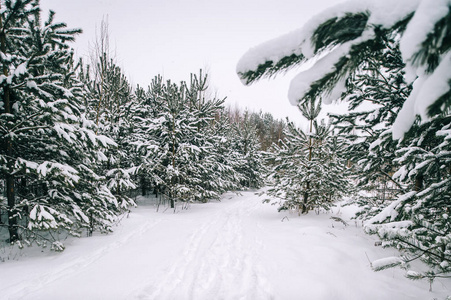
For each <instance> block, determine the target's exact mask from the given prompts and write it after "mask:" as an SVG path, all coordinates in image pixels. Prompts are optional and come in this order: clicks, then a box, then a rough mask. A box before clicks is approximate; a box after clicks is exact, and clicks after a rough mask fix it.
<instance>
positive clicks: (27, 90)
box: [0, 1, 117, 250]
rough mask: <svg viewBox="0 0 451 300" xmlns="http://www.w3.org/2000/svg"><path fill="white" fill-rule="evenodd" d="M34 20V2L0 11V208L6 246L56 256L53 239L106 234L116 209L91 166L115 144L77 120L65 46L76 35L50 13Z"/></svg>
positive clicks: (78, 103) (78, 100)
mask: <svg viewBox="0 0 451 300" xmlns="http://www.w3.org/2000/svg"><path fill="white" fill-rule="evenodd" d="M40 16H41V15H40V11H39V3H38V1H15V2H11V1H5V8H4V9H2V15H1V20H2V31H1V47H2V48H1V51H2V56H1V57H2V59H1V65H2V70H3V75H2V82H1V84H2V90H1V92H0V93H1V102H2V111H1V115H0V123H1V125H0V127H1V128H2V130H1V131H2V133H1V139H2V145H4V147H2V150H1V151H2V153H1V162H2V168H1V169H2V172H1V176H2V182H3V184H4V187H5V189H6V191H7V192H6V199H5V198H3V197H2V199H1V205H2V209H4V210H6V211H8V229H9V240H10V241H11V242H14V241H18V240H21V241H20V243H23V242H25V243H28V244H31V243H33V242H37V243H44V244H45V243H46V242H47V241H50V242H51V243H52V248H53V249H55V250H62V249H63V248H64V246H63V245H62V244H61V243H60V242H59V241H58V237H57V236H58V234H59V233H62V232H63V233H64V232H66V233H69V234H72V235H76V236H79V235H80V234H81V230H82V229H83V228H88V229H89V230H90V231H92V230H94V229H100V230H102V231H109V230H111V225H112V224H113V222H114V220H115V217H116V213H115V210H114V208H115V207H116V205H117V203H116V202H115V199H114V197H112V195H111V193H110V192H109V190H108V189H105V188H104V187H103V186H102V185H101V184H100V182H101V180H102V177H101V176H99V175H97V174H96V173H95V172H94V170H92V169H91V166H92V165H93V164H94V165H95V163H96V161H98V157H99V156H102V151H103V150H104V149H105V148H107V147H109V146H112V145H114V142H113V141H112V140H110V139H109V138H107V137H105V136H102V135H96V134H95V133H94V132H93V130H92V129H93V128H94V124H93V123H92V122H90V121H89V120H87V119H86V117H85V115H84V109H83V107H82V104H83V97H82V85H81V83H80V82H79V81H78V80H77V78H76V70H75V69H74V64H73V53H72V51H71V50H70V48H69V47H68V45H67V41H71V40H73V39H74V36H75V35H76V34H78V33H80V32H81V31H80V30H68V29H66V25H65V24H64V23H54V21H53V19H54V13H53V12H50V14H49V17H48V19H47V21H46V22H45V23H44V25H42V24H41V19H40ZM19 183H20V184H19Z"/></svg>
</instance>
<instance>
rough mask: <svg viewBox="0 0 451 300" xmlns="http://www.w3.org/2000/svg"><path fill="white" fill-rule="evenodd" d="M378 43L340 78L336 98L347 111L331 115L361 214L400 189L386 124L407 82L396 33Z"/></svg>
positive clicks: (392, 117)
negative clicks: (353, 70)
mask: <svg viewBox="0 0 451 300" xmlns="http://www.w3.org/2000/svg"><path fill="white" fill-rule="evenodd" d="M380 43H381V45H383V47H379V48H378V49H375V50H373V51H372V52H371V54H370V53H368V56H367V57H366V58H365V59H364V60H362V62H361V65H360V66H359V67H358V70H357V72H356V74H355V75H354V76H352V77H350V78H348V79H347V81H346V92H344V93H343V94H342V95H341V98H342V99H344V100H345V101H346V102H347V103H348V112H347V113H343V114H331V120H332V124H333V126H334V128H336V129H337V130H338V133H339V135H340V137H341V138H343V139H344V140H346V144H347V148H346V149H345V152H344V153H345V155H346V158H347V159H348V160H349V163H350V165H351V166H352V170H353V179H354V180H355V182H356V185H357V187H358V189H359V191H360V193H359V194H358V195H357V202H358V203H359V205H360V206H361V207H362V211H360V212H358V215H359V216H360V217H362V218H369V217H371V216H374V215H376V214H377V213H379V212H380V211H381V210H382V209H383V208H384V207H386V206H388V205H389V204H390V203H391V200H393V199H395V198H396V196H397V194H399V193H400V192H402V191H403V190H404V188H405V187H404V186H403V185H401V184H400V183H399V182H398V181H397V180H394V179H393V178H392V175H393V172H394V171H396V168H397V167H398V166H397V164H396V162H395V158H396V157H397V154H396V150H397V147H398V145H397V144H398V143H397V141H394V140H393V139H392V134H391V127H392V126H393V123H394V121H395V119H396V116H397V115H398V112H399V111H400V109H401V108H402V105H403V103H404V102H405V100H406V98H407V97H408V95H409V94H410V90H411V87H410V85H408V84H406V82H405V80H404V76H403V72H402V70H403V68H404V67H405V64H404V63H403V61H402V57H401V53H400V51H399V43H398V41H397V40H396V33H394V35H393V34H388V35H386V36H381V39H380Z"/></svg>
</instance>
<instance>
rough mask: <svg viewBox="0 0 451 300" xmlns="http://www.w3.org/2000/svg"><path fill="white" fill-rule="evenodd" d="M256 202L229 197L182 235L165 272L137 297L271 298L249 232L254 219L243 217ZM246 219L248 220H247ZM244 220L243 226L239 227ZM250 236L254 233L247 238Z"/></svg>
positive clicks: (256, 243) (258, 245) (258, 243)
mask: <svg viewBox="0 0 451 300" xmlns="http://www.w3.org/2000/svg"><path fill="white" fill-rule="evenodd" d="M257 205H260V203H259V202H255V201H246V200H245V199H243V200H242V201H240V202H236V203H234V204H233V205H232V206H231V207H229V208H227V209H226V210H225V211H223V212H221V211H220V212H218V213H215V214H214V215H212V216H211V222H207V223H204V224H203V225H202V226H201V227H200V228H198V229H197V230H196V231H195V232H194V233H193V234H192V235H191V236H190V237H189V239H188V241H187V243H186V244H185V246H184V249H183V254H182V255H181V256H180V258H179V259H178V260H177V261H176V262H175V263H174V264H173V265H172V266H171V268H170V271H169V272H168V274H167V275H166V277H165V278H164V279H163V280H161V281H159V282H158V283H157V284H149V285H148V286H147V287H145V288H144V289H142V290H141V291H139V292H138V293H136V295H135V297H136V298H138V299H273V298H274V297H273V296H272V295H271V288H270V285H269V282H268V281H267V279H266V276H265V272H264V270H263V266H262V265H261V264H260V262H259V260H258V259H259V256H258V249H259V248H261V247H262V246H263V245H262V242H261V241H260V240H258V239H256V238H255V234H254V233H255V227H256V226H257V225H256V224H252V223H250V222H248V224H246V225H243V220H248V218H247V217H248V216H249V215H251V213H252V212H253V211H254V210H255V209H256V208H257ZM249 223H250V224H249ZM244 226H245V227H244ZM252 236H254V238H252Z"/></svg>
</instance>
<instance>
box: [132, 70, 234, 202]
mask: <svg viewBox="0 0 451 300" xmlns="http://www.w3.org/2000/svg"><path fill="white" fill-rule="evenodd" d="M206 89H207V77H206V76H204V75H202V73H200V75H199V76H196V75H191V80H190V82H189V83H185V82H182V83H180V84H174V83H172V82H170V81H167V82H166V83H163V81H162V78H161V77H160V76H158V77H156V78H155V79H154V80H153V81H152V84H151V86H150V87H149V90H148V92H147V93H143V91H141V92H140V94H141V96H140V99H141V101H140V106H139V108H138V109H137V111H138V112H139V113H138V114H137V115H136V116H135V124H136V127H137V131H136V132H137V137H138V139H137V140H136V141H135V142H134V145H135V146H136V149H137V151H138V153H140V155H141V157H142V161H141V163H140V165H139V173H140V175H141V176H142V177H143V178H148V180H149V181H150V182H152V184H153V185H154V186H156V187H157V188H158V190H159V192H160V193H164V194H165V196H166V198H168V199H169V201H170V202H171V207H173V208H175V203H176V202H191V201H202V202H205V201H208V200H209V199H216V198H218V197H219V195H220V194H221V193H223V192H224V191H226V190H227V189H228V188H230V187H232V186H236V184H234V183H233V180H234V179H235V178H236V177H237V176H236V174H235V173H234V172H232V173H230V172H231V171H233V169H231V168H230V166H228V165H227V164H226V163H227V162H228V160H224V159H223V157H221V156H222V155H223V153H222V150H223V148H222V147H218V146H219V145H220V144H219V143H221V142H223V141H224V139H223V136H221V135H222V134H223V132H221V130H223V129H224V128H221V127H217V126H216V123H217V120H216V117H217V115H219V114H221V112H222V111H223V109H224V108H223V103H224V99H216V98H212V99H207V98H206V96H205V90H206ZM225 176H226V177H225Z"/></svg>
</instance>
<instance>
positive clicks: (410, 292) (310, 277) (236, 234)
mask: <svg viewBox="0 0 451 300" xmlns="http://www.w3.org/2000/svg"><path fill="white" fill-rule="evenodd" d="M337 213H338V214H339V215H340V216H341V217H343V218H346V217H347V216H346V213H347V212H346V211H344V210H343V209H340V210H338V209H335V212H334V215H336V214H337ZM285 215H286V216H287V217H288V219H289V220H288V219H286V218H285V219H284V221H283V222H281V220H282V218H284V216H285ZM330 216H331V214H320V215H315V214H311V215H307V216H302V217H297V216H294V215H287V214H279V213H277V212H276V210H275V207H273V206H270V205H267V204H261V199H260V198H259V197H257V196H255V195H254V194H253V193H251V192H246V193H243V195H242V196H236V195H234V194H227V195H225V196H224V197H223V199H222V201H221V202H215V203H208V204H195V205H192V207H191V209H190V210H187V211H181V212H179V213H177V214H173V213H171V212H169V211H167V212H166V213H161V212H160V213H157V212H155V209H154V208H153V206H146V205H145V203H143V205H141V206H140V207H139V208H138V209H136V210H135V211H134V212H133V213H132V214H131V215H130V218H129V219H126V220H125V221H124V222H123V224H122V225H120V226H119V227H118V228H117V229H116V231H115V233H114V234H111V235H107V236H96V237H93V238H85V239H75V240H72V241H71V242H69V244H68V245H67V246H68V247H67V249H66V251H65V252H64V253H62V254H54V253H47V252H45V253H40V252H39V253H35V254H32V253H28V252H27V255H26V256H25V255H24V256H23V257H21V258H20V259H19V261H10V262H5V263H0V299H175V300H177V299H201V300H203V299H208V300H210V299H282V300H284V299H343V300H352V299H359V300H360V299H433V298H437V299H444V298H445V296H446V295H447V294H451V291H449V290H448V287H450V281H449V280H442V281H440V282H437V283H435V284H434V292H433V293H430V292H428V284H427V283H425V282H412V281H409V280H407V279H405V278H404V277H403V273H402V272H401V271H400V270H388V271H384V272H379V273H375V272H373V271H371V269H370V267H369V262H368V259H367V256H368V257H370V259H378V258H381V257H384V256H389V255H392V254H394V253H393V251H392V250H384V249H381V248H380V247H374V239H373V237H369V236H366V235H364V234H363V233H362V230H361V228H358V227H356V226H354V225H351V226H348V227H346V228H345V227H344V226H343V225H342V224H340V223H336V222H333V221H332V220H330Z"/></svg>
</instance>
